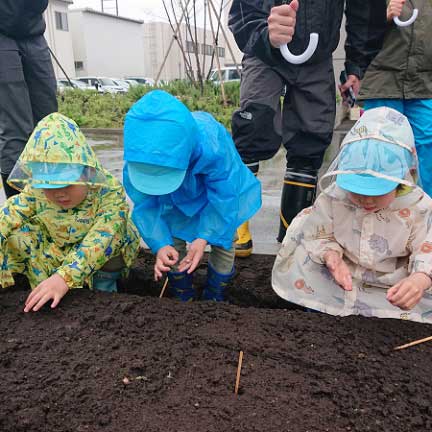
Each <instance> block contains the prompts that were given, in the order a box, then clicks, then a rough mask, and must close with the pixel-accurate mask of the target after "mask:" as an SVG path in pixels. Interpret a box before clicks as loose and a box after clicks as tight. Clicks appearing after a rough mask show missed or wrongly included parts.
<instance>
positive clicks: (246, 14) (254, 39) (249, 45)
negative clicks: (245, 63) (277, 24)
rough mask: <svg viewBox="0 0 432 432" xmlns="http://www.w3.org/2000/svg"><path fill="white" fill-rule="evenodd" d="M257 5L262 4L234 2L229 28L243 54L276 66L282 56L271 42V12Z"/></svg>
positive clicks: (240, 0) (242, 0) (242, 1)
mask: <svg viewBox="0 0 432 432" xmlns="http://www.w3.org/2000/svg"><path fill="white" fill-rule="evenodd" d="M257 3H260V2H254V1H251V0H233V2H232V5H231V9H230V12H229V18H228V26H229V28H230V30H231V32H232V33H233V35H234V39H235V41H236V42H237V45H238V47H239V49H240V50H241V51H242V52H244V53H245V54H248V55H251V56H255V57H258V58H259V59H260V60H262V61H263V62H264V63H267V64H269V65H275V64H277V63H280V61H281V59H282V56H281V55H280V52H279V50H278V49H275V48H273V47H272V46H271V44H270V41H269V37H268V25H267V18H268V16H269V14H270V10H265V9H264V8H261V7H258V6H257Z"/></svg>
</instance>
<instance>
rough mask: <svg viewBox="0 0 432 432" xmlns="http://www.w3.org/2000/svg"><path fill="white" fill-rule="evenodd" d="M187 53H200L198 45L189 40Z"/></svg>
mask: <svg viewBox="0 0 432 432" xmlns="http://www.w3.org/2000/svg"><path fill="white" fill-rule="evenodd" d="M186 52H189V53H194V52H196V53H198V44H196V43H193V42H191V41H188V40H187V41H186Z"/></svg>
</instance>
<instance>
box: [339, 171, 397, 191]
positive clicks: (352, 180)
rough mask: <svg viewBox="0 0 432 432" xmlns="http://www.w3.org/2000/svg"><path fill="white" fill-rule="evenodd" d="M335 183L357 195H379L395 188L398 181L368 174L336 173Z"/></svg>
mask: <svg viewBox="0 0 432 432" xmlns="http://www.w3.org/2000/svg"><path fill="white" fill-rule="evenodd" d="M336 184H337V185H338V186H339V187H340V188H342V189H344V190H346V191H348V192H353V193H356V194H359V195H368V196H380V195H385V194H388V193H390V192H391V191H393V190H394V189H396V188H397V187H398V185H399V183H397V182H394V181H391V180H387V179H384V178H380V177H374V176H371V175H369V174H338V175H337V177H336Z"/></svg>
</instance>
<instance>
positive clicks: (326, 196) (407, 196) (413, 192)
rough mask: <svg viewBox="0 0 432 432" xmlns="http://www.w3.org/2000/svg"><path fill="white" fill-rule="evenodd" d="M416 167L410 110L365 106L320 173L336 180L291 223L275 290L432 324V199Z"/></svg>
mask: <svg viewBox="0 0 432 432" xmlns="http://www.w3.org/2000/svg"><path fill="white" fill-rule="evenodd" d="M417 176H418V173H417V157H416V152H415V146H414V136H413V132H412V129H411V127H410V125H409V123H408V120H407V119H406V117H405V116H404V115H402V114H400V113H399V112H397V111H396V110H393V109H391V108H385V107H382V108H376V109H371V110H369V111H366V112H365V113H364V115H363V116H362V117H361V118H360V120H359V121H358V122H357V123H356V124H355V125H354V126H353V128H352V129H351V131H350V132H349V133H348V135H347V136H346V138H345V140H344V141H343V143H342V147H341V150H340V152H339V155H338V157H337V158H336V160H335V162H334V163H333V164H332V166H331V167H330V169H329V172H328V173H327V174H325V176H324V177H323V178H322V180H321V184H322V185H323V184H324V182H325V181H327V180H329V179H330V180H332V182H331V184H330V185H329V186H328V187H326V188H325V189H324V190H323V191H322V193H321V195H320V196H319V197H318V198H317V200H316V202H315V204H314V206H313V207H311V208H308V209H305V210H304V211H303V212H302V213H300V214H299V215H298V216H297V217H296V218H295V220H294V221H293V223H292V224H291V225H290V227H289V229H288V231H287V234H286V237H285V239H284V241H283V245H282V248H281V250H280V251H279V254H278V256H277V258H276V261H275V264H274V268H273V275H272V284H273V289H274V290H275V291H276V293H277V294H278V295H280V296H281V297H283V298H284V299H286V300H288V301H291V302H293V303H297V304H300V305H302V306H305V307H307V308H311V309H314V310H319V311H322V312H326V313H329V314H332V315H341V316H344V315H352V314H360V315H365V316H377V317H383V318H401V319H409V320H413V321H419V322H428V323H432V295H431V294H430V292H429V289H430V287H431V284H432V281H431V277H432V199H431V198H430V197H429V196H428V195H427V194H426V193H424V192H423V190H422V189H421V188H420V187H419V186H418V185H417V184H416V181H417Z"/></svg>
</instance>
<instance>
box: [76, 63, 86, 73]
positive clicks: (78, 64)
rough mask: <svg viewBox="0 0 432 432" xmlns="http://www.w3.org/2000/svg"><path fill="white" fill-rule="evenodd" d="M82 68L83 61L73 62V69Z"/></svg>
mask: <svg viewBox="0 0 432 432" xmlns="http://www.w3.org/2000/svg"><path fill="white" fill-rule="evenodd" d="M83 69H84V62H82V61H76V62H75V70H77V71H79V70H83Z"/></svg>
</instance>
